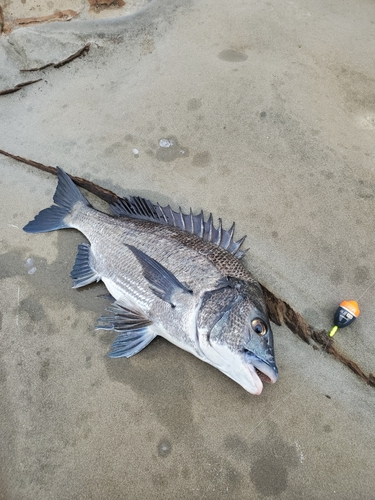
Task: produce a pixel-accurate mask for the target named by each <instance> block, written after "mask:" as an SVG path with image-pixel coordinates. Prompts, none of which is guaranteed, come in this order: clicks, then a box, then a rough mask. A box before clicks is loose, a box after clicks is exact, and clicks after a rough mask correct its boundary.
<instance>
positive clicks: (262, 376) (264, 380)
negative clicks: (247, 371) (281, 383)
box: [254, 366, 272, 384]
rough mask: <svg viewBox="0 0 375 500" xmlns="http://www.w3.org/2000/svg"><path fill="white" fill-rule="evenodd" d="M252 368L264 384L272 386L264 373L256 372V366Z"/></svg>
mask: <svg viewBox="0 0 375 500" xmlns="http://www.w3.org/2000/svg"><path fill="white" fill-rule="evenodd" d="M254 368H255V373H256V374H257V375H258V377H259V378H260V380H261V381H262V382H266V384H272V380H271V379H270V378H269V377H268V376H267V375H266V374H265V373H263V372H261V371H260V370H258V368H257V367H256V366H255V367H254Z"/></svg>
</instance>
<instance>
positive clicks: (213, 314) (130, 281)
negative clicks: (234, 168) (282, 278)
mask: <svg viewBox="0 0 375 500" xmlns="http://www.w3.org/2000/svg"><path fill="white" fill-rule="evenodd" d="M53 199H54V205H52V206H51V207H50V208H47V209H44V210H42V211H41V212H40V213H39V214H38V215H37V216H36V217H35V219H34V220H33V221H31V222H29V223H28V224H27V225H26V226H25V227H24V230H25V231H26V232H29V233H39V232H47V231H53V230H57V229H64V228H68V227H70V228H75V229H77V230H79V231H80V232H81V233H83V234H84V235H85V236H86V238H87V240H88V241H89V244H87V243H83V244H81V245H79V247H78V254H77V257H76V261H75V264H74V266H73V270H72V273H71V276H72V278H73V286H74V288H78V287H81V286H85V285H87V284H89V283H92V282H95V281H99V280H102V281H103V282H104V284H105V286H106V287H107V289H108V291H109V293H110V294H111V295H112V297H113V301H112V305H111V306H110V307H109V308H108V309H107V313H106V314H104V315H103V316H102V317H101V318H99V321H98V326H97V327H98V328H99V329H108V330H113V331H115V332H117V333H118V336H117V338H116V339H115V341H114V343H113V345H112V351H111V353H110V356H111V357H126V358H127V357H130V356H133V355H135V354H137V353H138V352H139V351H141V350H142V349H144V348H145V347H146V346H147V345H148V344H149V343H150V342H151V341H152V340H153V339H154V338H155V337H156V336H158V335H160V336H162V337H164V338H166V339H167V340H169V341H170V342H172V343H173V344H175V345H177V346H178V347H180V348H182V349H184V350H186V351H188V352H190V353H192V354H194V355H195V356H196V357H198V358H199V359H201V360H202V361H205V362H207V363H209V364H211V365H213V366H215V367H216V368H218V369H219V370H220V371H222V372H223V373H224V374H226V375H227V376H229V377H230V378H232V379H233V380H234V381H236V382H237V383H239V384H240V385H241V386H242V387H243V388H244V389H245V390H247V391H248V392H250V393H252V394H260V393H261V392H262V389H263V383H262V380H264V381H267V382H271V383H273V382H276V380H277V378H278V370H277V366H276V363H275V358H274V351H273V334H272V330H271V327H270V324H269V319H268V316H267V310H266V306H265V302H264V297H263V293H262V290H261V287H260V285H259V283H258V282H257V281H256V280H255V278H254V277H253V276H252V275H251V273H250V272H249V271H248V270H247V269H246V268H245V267H244V266H243V264H242V262H241V261H240V258H241V257H242V256H243V253H244V252H243V251H242V250H241V249H240V247H241V245H242V242H243V240H244V238H242V239H240V240H238V241H235V240H234V238H233V233H234V224H233V226H232V227H231V228H230V229H229V230H225V229H223V227H222V223H221V220H220V219H219V226H218V227H215V226H214V224H213V218H212V215H211V214H210V216H209V218H208V219H207V220H206V221H205V220H204V217H203V213H202V212H201V213H200V214H198V215H193V213H192V212H191V210H190V213H188V214H185V213H183V212H182V210H181V209H180V210H179V211H174V210H172V208H171V207H170V206H167V207H161V206H160V205H159V204H154V203H152V202H151V201H149V200H145V199H143V198H140V197H131V198H129V199H119V200H118V201H117V202H116V203H115V204H114V205H112V206H111V207H110V208H111V210H112V212H113V214H114V215H113V216H111V215H108V214H104V213H102V212H100V211H98V210H96V209H95V208H93V207H92V206H91V205H90V203H89V202H88V201H87V200H86V198H85V197H84V196H83V195H82V193H81V192H80V191H79V189H78V188H77V187H76V186H75V184H74V183H73V182H72V180H71V179H70V177H69V176H68V174H66V173H65V172H64V171H63V170H62V169H60V168H58V185H57V188H56V192H55V195H54V198H53ZM259 375H261V378H262V380H261V378H260V376H259Z"/></svg>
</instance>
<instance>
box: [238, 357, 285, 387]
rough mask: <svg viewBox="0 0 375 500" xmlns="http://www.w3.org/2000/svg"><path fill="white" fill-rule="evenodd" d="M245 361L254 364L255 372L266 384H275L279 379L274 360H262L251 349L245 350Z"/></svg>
mask: <svg viewBox="0 0 375 500" xmlns="http://www.w3.org/2000/svg"><path fill="white" fill-rule="evenodd" d="M245 361H246V363H248V364H249V365H252V367H253V368H254V372H255V373H256V375H257V376H258V377H259V379H260V380H261V381H262V382H265V383H266V384H274V383H275V382H276V381H277V379H278V370H277V367H276V364H275V363H274V362H273V363H269V362H267V361H265V360H262V359H260V358H258V356H256V355H255V354H254V353H252V352H251V351H246V352H245Z"/></svg>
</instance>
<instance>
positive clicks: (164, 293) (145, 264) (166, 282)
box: [126, 245, 193, 307]
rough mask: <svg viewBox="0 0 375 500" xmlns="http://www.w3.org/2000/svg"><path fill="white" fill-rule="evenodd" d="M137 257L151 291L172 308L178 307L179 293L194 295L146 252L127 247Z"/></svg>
mask: <svg viewBox="0 0 375 500" xmlns="http://www.w3.org/2000/svg"><path fill="white" fill-rule="evenodd" d="M126 246H127V247H128V248H129V249H130V250H131V251H132V252H133V253H134V255H135V256H136V257H137V259H138V262H139V263H140V264H141V266H142V269H143V275H144V277H145V278H146V279H147V281H148V282H149V285H150V288H151V290H152V291H153V292H154V294H155V295H157V296H158V297H159V298H160V299H162V300H165V301H166V302H169V304H171V306H172V307H176V304H175V302H174V300H173V298H174V295H175V294H176V293H178V292H180V293H181V292H182V293H190V294H191V293H193V291H192V290H190V289H189V288H187V287H186V286H185V285H183V284H182V283H181V282H180V281H179V280H178V279H177V278H176V276H174V274H172V273H171V272H170V271H168V269H166V268H165V267H164V266H163V265H161V264H160V263H159V262H158V261H156V260H155V259H153V258H152V257H149V256H148V255H146V254H145V253H144V252H142V251H141V250H139V249H138V248H135V247H133V246H131V245H126Z"/></svg>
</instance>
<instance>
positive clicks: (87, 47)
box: [20, 43, 91, 73]
mask: <svg viewBox="0 0 375 500" xmlns="http://www.w3.org/2000/svg"><path fill="white" fill-rule="evenodd" d="M90 45H91V44H90V43H86V45H85V46H83V47H82V48H80V49H79V50H77V52H74V54H72V55H70V56H69V57H67V58H66V59H63V60H62V61H60V62H57V63H48V64H45V65H44V66H41V67H40V68H30V69H20V71H21V72H22V73H26V72H30V71H41V70H42V69H46V68H49V67H51V66H52V67H53V68H61V66H64V65H65V64H68V63H70V62H71V61H73V60H74V59H77V57H80V56H81V55H82V54H84V53H85V52H88V51H89V50H90Z"/></svg>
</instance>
